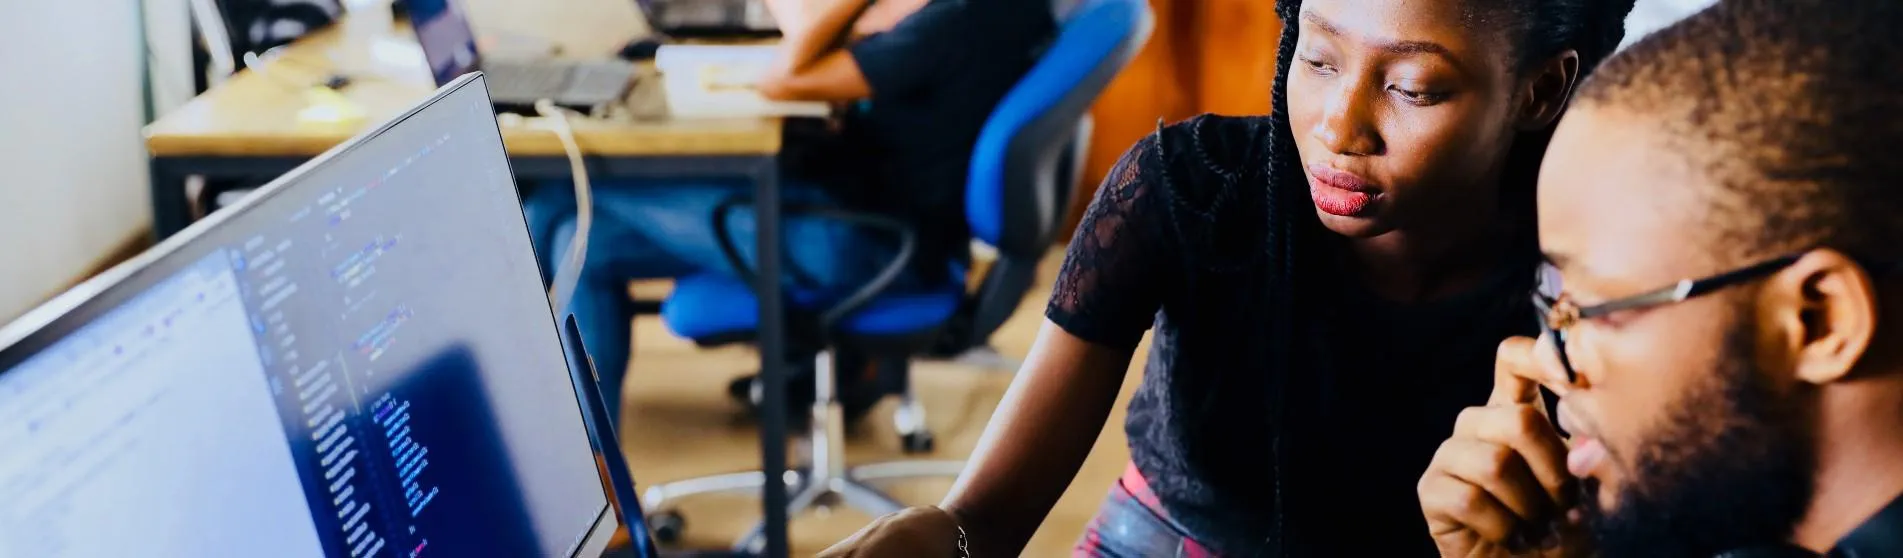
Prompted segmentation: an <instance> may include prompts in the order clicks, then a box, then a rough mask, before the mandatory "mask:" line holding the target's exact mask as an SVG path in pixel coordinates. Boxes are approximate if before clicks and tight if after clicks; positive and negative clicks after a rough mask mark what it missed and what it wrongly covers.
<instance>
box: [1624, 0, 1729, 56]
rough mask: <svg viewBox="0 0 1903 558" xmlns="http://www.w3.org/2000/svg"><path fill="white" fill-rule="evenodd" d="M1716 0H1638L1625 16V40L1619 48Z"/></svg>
mask: <svg viewBox="0 0 1903 558" xmlns="http://www.w3.org/2000/svg"><path fill="white" fill-rule="evenodd" d="M1716 2H1717V0H1638V3H1636V4H1633V6H1632V15H1631V16H1630V17H1627V18H1626V26H1625V41H1624V42H1623V43H1621V44H1620V45H1619V46H1620V48H1624V47H1626V46H1627V45H1631V44H1632V43H1633V42H1634V41H1637V40H1639V39H1640V38H1642V37H1644V36H1645V35H1646V34H1648V33H1651V32H1653V31H1657V30H1659V29H1660V28H1663V27H1665V26H1667V25H1671V24H1672V22H1674V21H1678V20H1679V19H1681V18H1684V17H1685V16H1688V15H1692V14H1694V13H1697V12H1698V11H1699V10H1702V9H1705V7H1706V6H1710V5H1712V4H1714V3H1716Z"/></svg>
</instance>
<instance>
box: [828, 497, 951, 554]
mask: <svg viewBox="0 0 1903 558" xmlns="http://www.w3.org/2000/svg"><path fill="white" fill-rule="evenodd" d="M886 556H895V557H899V558H958V519H957V518H954V517H952V515H951V513H950V512H946V511H945V510H942V509H939V508H936V507H929V506H928V507H921V508H908V509H905V510H903V511H900V512H899V513H895V514H891V515H887V516H885V517H881V518H878V519H874V520H872V523H871V524H869V525H866V526H865V528H863V529H860V530H859V532H857V533H853V534H852V536H850V537H846V540H843V541H839V544H835V545H833V546H832V548H828V549H826V551H825V552H821V553H819V555H818V558H882V557H886Z"/></svg>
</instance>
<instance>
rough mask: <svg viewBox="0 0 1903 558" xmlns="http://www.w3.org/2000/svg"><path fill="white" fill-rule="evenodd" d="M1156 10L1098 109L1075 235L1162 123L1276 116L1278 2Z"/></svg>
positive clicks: (1198, 0) (1214, 1) (1171, 2)
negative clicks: (1117, 167) (1128, 154)
mask: <svg viewBox="0 0 1903 558" xmlns="http://www.w3.org/2000/svg"><path fill="white" fill-rule="evenodd" d="M1150 9H1151V10H1152V11H1153V12H1154V13H1155V15H1156V27H1155V29H1154V30H1153V31H1152V32H1151V34H1150V40H1149V42H1148V43H1146V44H1145V45H1144V48H1143V50H1142V51H1141V52H1139V53H1138V54H1137V56H1136V58H1135V59H1133V60H1131V62H1130V65H1129V67H1127V68H1125V69H1124V70H1123V73H1121V74H1119V75H1118V76H1117V78H1116V79H1115V80H1112V81H1111V82H1110V86H1109V87H1108V88H1107V89H1105V90H1104V93H1103V96H1102V97H1100V98H1098V100H1097V104H1096V106H1094V107H1092V108H1091V117H1092V118H1093V119H1094V120H1095V123H1096V130H1095V132H1094V133H1093V134H1092V135H1091V138H1090V157H1089V159H1088V161H1087V162H1086V164H1085V170H1084V177H1083V180H1084V182H1083V185H1084V188H1083V190H1082V191H1080V192H1078V195H1077V200H1076V205H1075V206H1074V207H1072V211H1071V219H1070V223H1071V225H1070V226H1071V227H1075V226H1076V223H1077V220H1078V218H1079V217H1081V215H1082V214H1083V209H1084V206H1085V205H1087V204H1089V203H1090V199H1091V197H1092V196H1093V195H1094V194H1095V193H1096V189H1097V187H1098V186H1099V185H1100V184H1101V183H1102V182H1103V179H1104V175H1105V174H1106V173H1108V172H1109V171H1110V166H1111V165H1114V164H1116V162H1117V158H1118V157H1120V156H1122V155H1123V152H1124V151H1125V150H1126V149H1129V147H1130V145H1131V144H1132V143H1135V142H1136V141H1137V140H1138V139H1141V138H1142V137H1143V136H1145V135H1148V134H1149V133H1150V132H1152V131H1154V130H1155V129H1156V122H1157V119H1159V118H1161V119H1163V120H1166V121H1171V122H1174V121H1177V120H1181V119H1184V118H1188V117H1190V116H1194V115H1197V114H1201V113H1205V112H1215V113H1221V114H1263V113H1267V112H1268V111H1269V85H1270V83H1271V82H1273V81H1274V79H1275V43H1276V39H1277V37H1278V36H1279V33H1281V30H1282V26H1281V22H1280V21H1279V20H1277V19H1276V18H1275V3H1274V2H1273V0H1151V1H1150ZM1058 240H1059V242H1068V241H1069V240H1070V235H1067V234H1066V235H1061V236H1060V238H1059V239H1058Z"/></svg>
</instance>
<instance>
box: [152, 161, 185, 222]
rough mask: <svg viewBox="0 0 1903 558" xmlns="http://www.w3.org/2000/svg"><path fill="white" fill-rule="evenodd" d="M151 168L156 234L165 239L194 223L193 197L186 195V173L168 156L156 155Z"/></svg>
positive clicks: (153, 220)
mask: <svg viewBox="0 0 1903 558" xmlns="http://www.w3.org/2000/svg"><path fill="white" fill-rule="evenodd" d="M150 169H151V173H152V177H151V179H152V184H151V189H152V236H153V237H154V240H160V241H162V240H165V239H166V238H167V237H170V236H172V235H173V234H177V233H178V231H182V230H185V227H186V226H187V225H190V224H191V223H192V210H191V201H190V200H188V199H186V198H185V177H186V174H185V173H182V172H179V168H178V166H176V165H173V164H172V162H171V161H170V160H167V159H166V158H164V157H153V158H152V160H151V164H150Z"/></svg>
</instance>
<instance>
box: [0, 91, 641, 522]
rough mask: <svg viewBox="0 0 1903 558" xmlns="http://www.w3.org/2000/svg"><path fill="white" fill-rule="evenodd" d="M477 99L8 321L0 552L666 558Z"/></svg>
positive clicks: (2, 388) (375, 139) (369, 143)
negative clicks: (622, 540) (629, 546)
mask: <svg viewBox="0 0 1903 558" xmlns="http://www.w3.org/2000/svg"><path fill="white" fill-rule="evenodd" d="M483 86H484V84H483V77H482V75H481V74H471V75H468V76H465V77H462V78H458V79H457V80H455V81H452V82H451V83H449V84H448V85H447V86H444V87H443V88H442V89H441V90H440V91H438V92H437V94H436V95H435V96H433V97H432V98H430V99H429V100H428V101H425V102H424V103H423V104H422V105H421V106H419V107H417V108H414V109H412V110H411V111H409V112H408V113H406V114H404V115H402V116H399V117H397V118H396V119H395V120H393V121H392V122H390V123H387V124H384V125H383V126H381V127H379V128H377V129H375V130H373V131H371V132H368V133H366V134H365V135H362V136H359V137H357V138H356V139H353V140H351V141H350V142H347V143H345V144H344V145H342V146H339V147H337V148H335V149H332V150H331V151H330V152H328V153H325V154H324V155H322V156H319V157H318V158H317V159H315V160H313V161H312V162H309V163H306V164H304V165H303V166H300V167H298V168H297V169H296V170H293V171H291V172H290V173H289V174H287V175H285V176H284V177H283V178H280V179H278V180H276V181H273V182H272V183H271V184H269V185H267V186H265V187H264V188H263V189H261V190H260V191H259V192H258V194H257V195H254V196H251V197H248V198H246V199H244V200H243V201H241V202H239V203H238V205H236V206H235V207H233V208H231V209H230V210H228V211H222V212H219V213H217V214H214V215H212V216H211V217H209V218H207V219H206V220H204V221H200V222H199V223H197V224H194V225H193V226H192V227H191V228H189V229H186V230H185V231H184V232H183V233H181V234H179V235H176V236H174V237H172V238H171V239H168V240H166V241H165V242H164V243H162V244H160V245H159V246H157V247H155V248H153V249H152V250H151V251H148V252H147V253H145V254H143V255H141V256H139V257H138V258H135V259H134V260H132V261H130V262H127V263H126V264H123V265H120V266H118V267H115V268H113V269H112V270H110V271H108V272H107V273H105V274H104V275H102V276H100V277H98V278H96V279H93V280H91V281H88V282H86V283H85V284H83V285H81V286H80V287H78V288H76V289H74V290H73V291H71V292H68V293H66V294H64V295H61V296H60V297H58V298H56V299H54V300H53V301H51V302H48V303H47V304H45V305H43V306H41V307H39V308H37V309H35V310H33V311H31V312H30V313H28V314H27V315H26V316H24V317H22V318H21V319H20V320H18V321H15V322H13V323H12V324H8V325H5V326H0V448H4V449H0V556H22V557H24V556H32V557H35V558H41V557H67V556H76V557H118V556H232V555H246V556H273V557H353V558H354V557H369V556H591V557H592V556H600V555H602V553H603V552H604V549H606V547H607V543H608V541H609V539H610V537H611V535H612V534H613V533H614V531H615V529H616V527H617V526H619V525H622V524H629V525H634V526H635V527H634V528H633V529H632V531H633V532H634V533H637V534H638V535H637V536H636V537H635V539H636V540H637V543H638V545H640V548H643V549H645V550H644V551H643V552H640V553H637V555H651V554H648V553H649V552H651V548H650V547H647V546H645V542H644V541H645V536H644V535H645V532H646V529H645V527H643V526H642V525H644V524H643V523H641V522H640V513H639V506H638V505H627V506H622V509H621V514H620V515H617V514H616V513H615V506H613V505H612V503H613V502H615V501H619V502H622V503H626V504H633V503H635V500H634V498H633V496H632V481H631V480H629V479H627V477H626V471H625V469H620V470H619V471H615V470H614V469H616V468H617V467H619V466H620V465H621V464H620V463H619V451H618V449H617V448H618V445H617V444H615V443H614V441H613V439H612V436H613V432H612V428H608V427H606V425H605V424H603V423H601V422H598V421H591V420H589V418H588V417H599V416H602V415H605V409H604V408H602V407H601V406H600V404H601V403H600V402H601V398H600V397H599V394H597V393H594V391H595V390H594V388H593V385H592V382H591V381H590V382H584V380H585V379H590V378H585V377H584V375H585V373H584V372H583V371H582V370H580V368H579V367H578V366H576V364H577V362H579V359H576V358H574V357H573V355H571V354H570V353H569V352H567V351H565V350H564V343H563V338H564V337H572V333H573V332H574V329H573V325H572V321H570V322H568V324H567V325H568V330H567V331H568V333H569V335H564V330H563V329H562V328H560V327H558V322H557V321H556V318H555V316H554V312H553V311H552V310H551V308H550V305H549V301H548V298H547V296H546V295H545V294H544V291H543V286H542V279H541V272H540V270H539V268H538V267H537V263H536V259H535V255H534V251H533V249H532V248H531V245H530V240H529V234H528V230H527V226H526V223H525V222H524V219H523V216H522V210H521V205H520V201H519V198H518V197H517V195H516V190H515V182H514V177H513V175H512V172H511V170H510V168H509V165H508V160H507V158H506V156H505V154H504V151H503V145H502V137H501V134H500V133H499V132H498V130H497V128H496V122H495V118H494V114H493V112H492V108H491V105H490V101H489V99H488V97H487V96H485V95H484V87H483ZM604 448H606V451H605V452H604V451H603V450H604ZM598 463H601V464H604V465H598ZM603 470H608V473H609V474H606V475H604V474H603V473H602V471H603ZM605 477H613V479H612V480H613V482H610V481H609V480H604V478H605ZM610 486H616V487H619V488H620V490H614V489H611V488H610ZM616 494H626V495H628V496H627V497H616V496H615V495H616Z"/></svg>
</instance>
